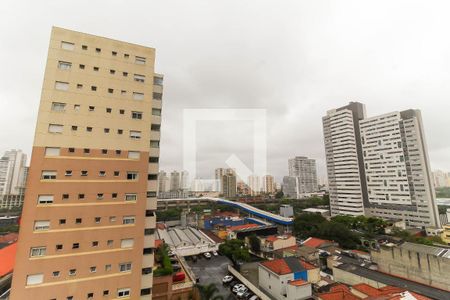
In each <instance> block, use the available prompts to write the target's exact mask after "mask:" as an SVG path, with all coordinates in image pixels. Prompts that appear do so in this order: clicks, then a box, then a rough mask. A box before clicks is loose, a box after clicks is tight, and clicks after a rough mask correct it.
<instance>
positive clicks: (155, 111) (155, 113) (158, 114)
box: [152, 108, 161, 116]
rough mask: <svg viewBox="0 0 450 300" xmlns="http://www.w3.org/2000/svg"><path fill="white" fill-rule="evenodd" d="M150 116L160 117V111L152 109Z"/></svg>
mask: <svg viewBox="0 0 450 300" xmlns="http://www.w3.org/2000/svg"><path fill="white" fill-rule="evenodd" d="M152 115H154V116H161V109H160V108H152Z"/></svg>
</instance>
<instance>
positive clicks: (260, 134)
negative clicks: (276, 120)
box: [183, 108, 267, 185]
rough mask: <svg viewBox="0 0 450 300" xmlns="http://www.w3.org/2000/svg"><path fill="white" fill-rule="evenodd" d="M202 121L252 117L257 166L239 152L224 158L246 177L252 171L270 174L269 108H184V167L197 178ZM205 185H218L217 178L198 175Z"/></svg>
mask: <svg viewBox="0 0 450 300" xmlns="http://www.w3.org/2000/svg"><path fill="white" fill-rule="evenodd" d="M198 121H230V122H236V121H252V122H253V128H254V130H253V170H251V169H250V168H248V167H247V166H246V165H245V164H244V163H243V162H242V161H241V160H240V159H239V157H237V155H236V154H231V155H230V156H229V157H228V159H227V160H226V161H225V162H224V163H225V164H226V165H227V166H228V167H229V168H231V169H234V170H235V172H236V175H237V176H238V177H240V178H241V179H242V180H247V178H248V177H249V176H250V175H252V174H258V175H265V174H267V172H266V171H267V140H266V109H239V108H236V109H228V108H226V109H208V108H205V109H184V111H183V169H184V170H187V171H188V172H189V174H190V175H191V178H197V176H196V170H197V146H196V142H195V141H196V138H197V122H198ZM196 180H199V181H200V183H204V184H205V185H211V184H213V185H215V184H217V183H216V182H215V179H196Z"/></svg>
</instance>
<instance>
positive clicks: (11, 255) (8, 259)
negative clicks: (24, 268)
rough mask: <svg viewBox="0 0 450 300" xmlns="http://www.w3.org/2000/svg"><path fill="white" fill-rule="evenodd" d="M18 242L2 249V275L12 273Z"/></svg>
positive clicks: (0, 266)
mask: <svg viewBox="0 0 450 300" xmlns="http://www.w3.org/2000/svg"><path fill="white" fill-rule="evenodd" d="M16 251H17V243H14V244H11V245H9V246H7V247H5V248H3V249H0V277H3V276H5V275H6V274H8V273H11V272H12V270H13V268H14V262H15V261H16Z"/></svg>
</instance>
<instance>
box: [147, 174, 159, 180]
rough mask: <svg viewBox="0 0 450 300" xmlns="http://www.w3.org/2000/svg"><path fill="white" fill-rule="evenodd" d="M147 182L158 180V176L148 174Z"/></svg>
mask: <svg viewBox="0 0 450 300" xmlns="http://www.w3.org/2000/svg"><path fill="white" fill-rule="evenodd" d="M147 180H158V174H148V175H147Z"/></svg>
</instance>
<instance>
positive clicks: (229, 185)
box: [222, 173, 237, 197]
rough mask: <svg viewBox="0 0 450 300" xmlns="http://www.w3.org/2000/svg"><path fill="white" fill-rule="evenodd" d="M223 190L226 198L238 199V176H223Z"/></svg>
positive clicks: (228, 174) (229, 174)
mask: <svg viewBox="0 0 450 300" xmlns="http://www.w3.org/2000/svg"><path fill="white" fill-rule="evenodd" d="M222 188H223V192H222V194H223V196H224V197H236V192H237V186H236V175H234V174H233V173H227V174H225V175H223V176H222Z"/></svg>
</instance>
